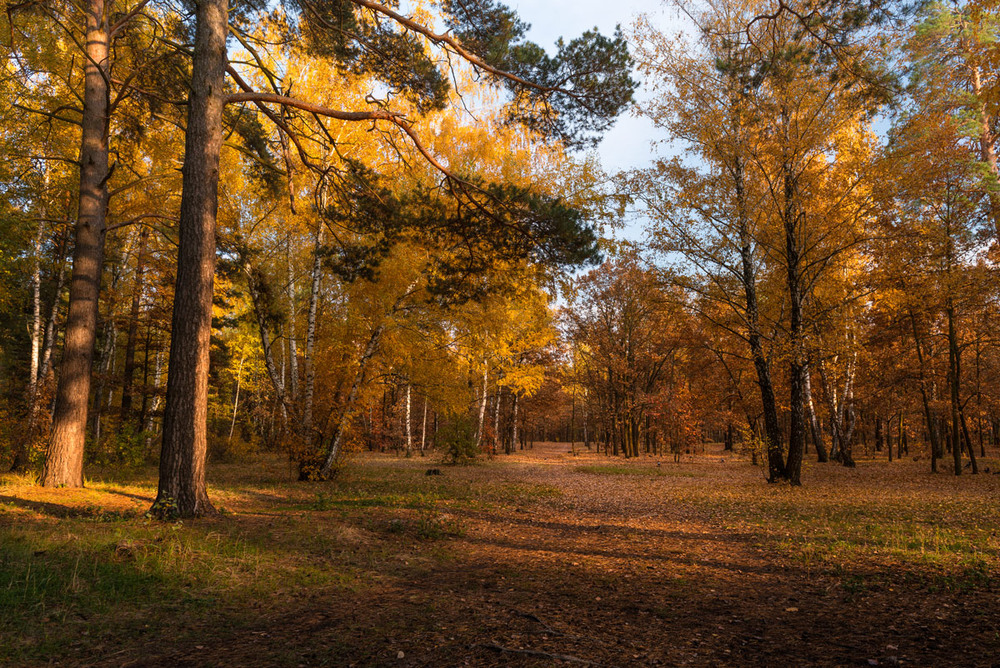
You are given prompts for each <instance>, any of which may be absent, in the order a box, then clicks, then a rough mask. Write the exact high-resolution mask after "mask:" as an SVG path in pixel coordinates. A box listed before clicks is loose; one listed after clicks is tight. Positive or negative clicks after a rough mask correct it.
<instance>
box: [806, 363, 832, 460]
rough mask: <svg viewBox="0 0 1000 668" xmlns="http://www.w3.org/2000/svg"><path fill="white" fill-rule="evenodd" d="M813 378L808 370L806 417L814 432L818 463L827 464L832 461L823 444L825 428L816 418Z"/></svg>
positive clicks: (813, 437)
mask: <svg viewBox="0 0 1000 668" xmlns="http://www.w3.org/2000/svg"><path fill="white" fill-rule="evenodd" d="M811 376H812V374H811V373H810V372H809V370H808V369H806V373H805V387H804V388H803V392H804V393H805V400H806V416H807V417H808V418H809V429H810V430H811V432H812V439H813V444H814V445H815V446H816V461H818V462H820V463H825V462H828V461H830V456H829V454H828V453H827V451H826V443H824V442H823V428H822V427H821V426H820V424H819V418H817V417H816V407H815V405H814V404H813V397H812V379H811Z"/></svg>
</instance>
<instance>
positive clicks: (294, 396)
mask: <svg viewBox="0 0 1000 668" xmlns="http://www.w3.org/2000/svg"><path fill="white" fill-rule="evenodd" d="M285 259H286V261H287V262H286V264H287V269H288V286H287V290H286V292H287V295H288V369H289V385H288V391H289V393H290V394H291V397H290V398H291V401H292V403H295V402H296V401H298V398H299V358H298V354H299V353H298V348H297V344H296V342H295V274H294V273H293V272H292V249H291V238H290V237H289V241H288V248H287V253H286V257H285Z"/></svg>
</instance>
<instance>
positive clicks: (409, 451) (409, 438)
mask: <svg viewBox="0 0 1000 668" xmlns="http://www.w3.org/2000/svg"><path fill="white" fill-rule="evenodd" d="M406 456H407V457H412V456H413V421H412V420H411V419H410V382H409V381H407V382H406Z"/></svg>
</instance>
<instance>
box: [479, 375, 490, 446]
mask: <svg viewBox="0 0 1000 668" xmlns="http://www.w3.org/2000/svg"><path fill="white" fill-rule="evenodd" d="M488 382H489V365H488V364H487V363H486V360H483V398H482V400H481V401H480V402H479V426H478V428H477V429H476V449H477V450H478V449H479V447H480V446H481V445H482V442H483V431H484V427H485V425H486V422H485V420H486V390H487V383H488Z"/></svg>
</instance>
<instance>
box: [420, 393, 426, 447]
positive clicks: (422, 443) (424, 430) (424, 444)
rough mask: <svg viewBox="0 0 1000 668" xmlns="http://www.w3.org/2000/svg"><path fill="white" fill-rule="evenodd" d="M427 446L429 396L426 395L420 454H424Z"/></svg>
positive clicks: (421, 427)
mask: <svg viewBox="0 0 1000 668" xmlns="http://www.w3.org/2000/svg"><path fill="white" fill-rule="evenodd" d="M426 446H427V397H426V396H425V397H424V418H423V420H422V421H421V423H420V456H421V457H423V456H424V448H425V447H426Z"/></svg>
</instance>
